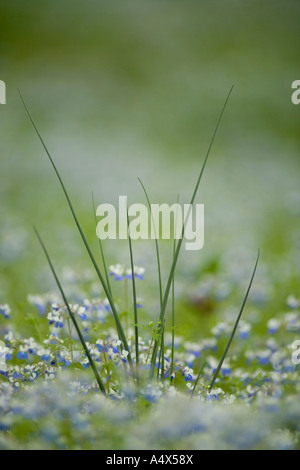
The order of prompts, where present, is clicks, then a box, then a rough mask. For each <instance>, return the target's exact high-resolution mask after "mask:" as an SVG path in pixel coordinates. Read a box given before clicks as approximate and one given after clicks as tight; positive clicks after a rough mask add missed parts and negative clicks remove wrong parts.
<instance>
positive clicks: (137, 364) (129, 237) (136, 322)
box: [127, 210, 139, 376]
mask: <svg viewBox="0 0 300 470" xmlns="http://www.w3.org/2000/svg"><path fill="white" fill-rule="evenodd" d="M127 229H128V242H129V253H130V265H131V278H132V294H133V310H134V332H135V360H136V373H137V376H138V366H139V327H138V313H137V300H136V286H135V273H134V263H133V252H132V241H131V236H130V230H129V215H128V210H127Z"/></svg>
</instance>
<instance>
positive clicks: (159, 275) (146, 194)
mask: <svg viewBox="0 0 300 470" xmlns="http://www.w3.org/2000/svg"><path fill="white" fill-rule="evenodd" d="M138 180H139V182H140V184H141V186H142V188H143V191H144V193H145V196H146V199H147V204H148V207H149V210H150V214H151V221H152V225H153V229H154V236H155V239H154V241H155V249H156V261H157V272H158V287H159V301H160V309H161V308H162V301H163V296H162V280H161V267H160V256H159V247H158V238H157V232H156V227H155V223H154V218H153V214H152V211H151V203H150V199H149V196H148V193H147V191H146V188H145V186H144V184H143V182H142V180H141V179H140V178H138Z"/></svg>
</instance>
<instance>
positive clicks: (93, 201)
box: [92, 192, 112, 296]
mask: <svg viewBox="0 0 300 470" xmlns="http://www.w3.org/2000/svg"><path fill="white" fill-rule="evenodd" d="M92 204H93V213H94V219H95V225H96V226H97V218H96V206H95V199H94V193H93V192H92ZM97 238H98V241H99V249H100V254H101V259H102V264H103V269H104V273H105V279H106V284H107V287H108V289H109V292H110V294H111V296H112V291H111V287H110V282H109V276H108V271H107V266H106V261H105V256H104V251H103V246H102V240H101V238H99V237H97Z"/></svg>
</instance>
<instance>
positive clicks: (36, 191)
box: [0, 0, 300, 325]
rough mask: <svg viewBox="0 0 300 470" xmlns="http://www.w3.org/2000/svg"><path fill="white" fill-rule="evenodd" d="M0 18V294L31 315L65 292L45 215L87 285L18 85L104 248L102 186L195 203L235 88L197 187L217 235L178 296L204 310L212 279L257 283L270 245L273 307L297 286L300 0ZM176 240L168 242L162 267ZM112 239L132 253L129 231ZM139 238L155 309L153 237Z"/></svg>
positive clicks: (267, 290) (113, 7)
mask: <svg viewBox="0 0 300 470" xmlns="http://www.w3.org/2000/svg"><path fill="white" fill-rule="evenodd" d="M0 21H1V27H0V48H1V49H0V79H1V80H4V81H5V83H6V86H7V104H6V105H1V107H0V123H1V124H0V135H1V137H0V195H1V219H0V220H1V224H0V264H1V274H0V303H10V304H11V305H12V307H13V308H14V311H15V315H16V316H19V318H20V323H21V322H22V320H23V314H24V311H25V312H26V311H27V309H28V310H30V306H29V304H27V300H26V299H27V295H28V294H29V293H40V292H43V291H44V290H46V289H49V288H54V284H53V281H52V279H51V276H50V274H49V269H48V266H47V264H46V262H45V259H44V257H43V254H42V253H41V249H40V247H39V245H38V243H37V240H36V238H35V235H34V233H33V230H32V224H34V225H36V226H37V227H38V229H39V230H40V232H41V234H42V236H43V238H44V240H45V243H46V244H47V246H48V248H49V250H50V253H51V254H52V256H53V260H54V261H55V263H56V265H57V266H58V268H59V270H60V272H62V270H63V269H64V268H65V267H66V266H67V267H71V268H72V269H74V270H75V271H76V272H77V273H78V283H79V285H80V282H81V281H82V279H83V278H84V276H85V274H84V273H85V272H86V271H85V270H86V268H87V267H89V260H88V258H87V256H86V254H85V252H84V249H83V247H82V245H81V241H80V238H79V235H78V234H77V232H76V229H75V226H74V223H73V220H72V218H71V216H70V214H69V211H68V208H67V206H66V204H65V200H64V197H63V194H62V191H61V188H60V187H59V185H58V182H57V180H56V178H55V175H54V173H53V170H52V168H51V167H50V164H49V162H48V161H47V158H46V155H45V152H44V150H43V148H42V146H41V144H40V142H39V141H38V139H37V136H36V134H35V132H34V130H33V128H32V126H31V124H30V122H29V119H28V117H27V116H26V113H25V111H24V108H23V105H22V103H21V100H20V97H19V94H18V88H19V89H20V90H21V91H22V94H23V96H24V99H25V100H26V102H27V105H28V107H29V109H30V111H31V113H32V115H33V117H34V119H35V121H36V123H37V125H38V128H39V130H40V132H41V134H42V135H43V137H44V139H45V142H46V144H47V146H48V148H49V150H50V152H51V154H52V156H53V158H54V160H55V162H56V164H57V166H58V168H59V170H60V171H61V174H62V176H63V178H64V180H65V184H66V186H67V188H68V189H69V191H70V194H71V196H72V199H73V202H74V206H75V207H76V209H77V211H78V214H79V216H80V220H81V222H82V224H83V225H84V227H85V229H86V231H87V233H88V236H89V240H90V242H91V244H92V245H93V246H94V247H95V250H97V239H96V236H95V226H94V218H93V211H92V203H91V192H92V191H93V192H94V194H95V199H96V203H97V204H100V203H102V202H111V203H115V202H117V200H118V196H119V195H128V198H129V202H145V200H144V195H143V192H142V190H141V187H140V185H139V183H138V181H137V177H140V178H141V179H142V180H143V182H144V184H145V186H146V187H147V189H148V191H149V195H150V197H151V200H152V202H167V203H172V202H175V201H176V198H177V194H179V195H180V201H182V202H188V201H189V199H190V196H191V193H192V190H193V186H194V184H195V182H196V179H197V174H198V172H199V170H200V168H201V165H202V162H203V159H204V156H205V154H206V151H207V147H208V145H209V142H210V139H211V136H212V133H213V130H214V127H215V124H216V121H217V118H218V115H219V112H220V110H221V108H222V105H223V103H224V100H225V98H226V95H227V93H228V91H229V89H230V87H231V86H232V85H234V86H235V87H234V91H233V94H232V96H231V99H230V102H229V105H228V107H227V109H226V113H225V115H224V119H223V121H222V124H221V128H220V130H219V132H218V135H217V138H216V141H215V144H214V147H213V149H212V152H211V155H210V159H209V162H208V165H207V168H206V172H205V175H204V178H203V181H202V185H201V188H200V192H199V195H198V198H197V202H201V203H204V204H205V246H204V248H203V250H201V251H200V252H190V253H188V252H183V253H182V256H181V258H180V262H179V266H178V282H177V296H178V299H179V302H181V301H182V302H183V303H184V308H185V309H186V310H188V311H189V312H190V313H191V318H194V317H197V315H198V314H202V313H203V312H204V313H205V309H206V307H205V305H206V304H205V302H204V304H203V302H202V300H203V299H202V297H201V295H202V294H201V292H202V291H201V289H202V290H203V289H204V291H205V289H207V291H209V289H210V287H207V285H208V286H211V284H209V282H208V278H209V279H210V277H211V276H212V275H213V276H214V275H216V276H218V277H219V279H221V281H222V282H223V284H221V287H223V290H224V291H226V289H228V283H229V284H230V283H231V285H232V283H233V282H237V280H238V281H245V282H246V281H247V280H248V279H249V276H250V273H251V270H252V266H253V263H254V261H255V257H256V253H257V249H258V247H260V248H261V250H262V256H261V265H260V270H259V272H258V276H257V281H256V284H255V287H254V294H255V293H256V299H258V300H259V299H262V300H264V301H266V304H267V306H265V307H264V308H268V309H269V310H270V311H271V310H272V309H274V308H278V307H280V306H282V308H283V306H284V302H285V299H286V296H287V295H289V294H293V295H295V296H297V295H299V264H300V256H299V248H300V242H299V234H300V225H299V215H300V192H299V170H300V160H299V148H300V133H299V125H300V105H299V106H295V105H293V104H292V102H291V93H292V90H291V84H292V82H293V81H294V80H297V79H300V68H299V64H300V48H299V23H300V4H299V1H297V0H281V1H278V0H275V1H266V0H251V1H249V0H245V1H243V2H241V1H234V0H232V1H229V0H227V1H224V2H219V1H215V0H210V1H185V2H182V1H178V0H173V1H157V0H156V1H151V2H150V1H126V2H124V1H113V2H102V1H97V2H92V1H87V0H85V1H83V0H79V1H77V2H71V1H69V0H65V1H64V2H59V1H57V0H54V1H51V2H49V1H48V2H39V1H35V0H27V1H26V2H19V1H16V0H10V2H4V1H1V3H0ZM171 249H172V246H171V244H170V243H167V242H162V243H161V250H162V259H163V270H164V279H165V276H166V273H167V270H168V267H169V265H170V255H171ZM105 250H106V253H107V256H108V258H109V263H116V262H120V263H124V264H128V263H129V257H128V249H127V244H126V243H125V242H118V241H116V242H115V241H112V242H108V243H106V244H105ZM134 250H135V257H136V263H137V264H139V265H143V266H145V267H146V269H147V272H146V279H145V283H144V284H140V285H139V289H140V290H141V292H140V294H141V295H142V297H145V298H146V299H147V304H148V310H149V311H150V313H151V309H152V302H153V305H154V304H155V302H156V301H154V300H153V301H152V300H151V299H152V297H153V298H154V294H155V295H156V293H157V281H156V270H155V269H156V268H155V259H154V246H153V244H152V243H151V241H149V242H137V243H135V246H134ZM203 286H204V287H203ZM205 286H206V287H205ZM220 291H222V288H220ZM199 292H200V293H199ZM149 294H150V295H149ZM152 294H153V295H152ZM254 294H253V295H254ZM203 295H204V294H203ZM220 295H221V294H220ZM242 295H243V291H242V290H239V296H238V297H237V303H238V302H240V301H241V296H242ZM197 296H198V297H197ZM199 296H200V301H199V302H198V300H197V299H198V298H199ZM195 298H196V300H195ZM193 299H194V300H193ZM201 302H202V303H201ZM199 305H200V307H199ZM203 305H204V307H203ZM24 309H25V310H24ZM202 310H203V311H202ZM184 321H185V323H187V322H188V321H187V317H186V316H185V317H184ZM191 325H193V320H191Z"/></svg>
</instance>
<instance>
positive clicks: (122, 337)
mask: <svg viewBox="0 0 300 470" xmlns="http://www.w3.org/2000/svg"><path fill="white" fill-rule="evenodd" d="M19 94H20V98H21V100H22V103H23V105H24V108H25V110H26V112H27V115H28V117H29V119H30V121H31V123H32V125H33V127H34V129H35V131H36V133H37V135H38V137H39V139H40V142H41V144H42V146H43V147H44V150H45V152H46V154H47V156H48V158H49V160H50V163H51V165H52V167H53V169H54V171H55V173H56V176H57V178H58V180H59V183H60V185H61V187H62V190H63V192H64V195H65V197H66V200H67V203H68V205H69V208H70V211H71V213H72V216H73V218H74V221H75V223H76V226H77V228H78V231H79V233H80V236H81V238H82V241H83V243H84V245H85V247H86V250H87V252H88V255H89V257H90V259H91V261H92V263H93V266H94V268H95V271H96V273H97V275H98V278H99V280H100V282H101V284H102V287H103V289H104V292H105V294H106V297H107V299H108V302H109V304H110V307H111V310H112V313H113V315H114V319H115V323H116V328H117V332H118V335H119V339H120V341H122V343H123V346H124V349H126V351H128V356H127V358H128V363H129V365H130V368H131V370H132V372H133V364H132V358H131V354H130V349H129V346H128V343H127V339H126V335H125V333H124V331H123V327H122V324H121V322H120V319H119V315H118V312H117V309H116V306H115V303H114V300H113V297H112V295H111V293H110V291H109V289H108V287H107V285H106V283H105V280H104V278H103V276H102V273H101V271H100V269H99V267H98V264H97V262H96V260H95V257H94V255H93V253H92V251H91V249H90V246H89V244H88V241H87V239H86V236H85V234H84V232H83V230H82V227H81V225H80V223H79V220H78V218H77V215H76V213H75V210H74V208H73V205H72V203H71V199H70V197H69V195H68V192H67V190H66V187H65V185H64V183H63V180H62V178H61V176H60V173H59V171H58V169H57V167H56V165H55V163H54V161H53V159H52V157H51V155H50V153H49V151H48V149H47V147H46V144H45V142H44V140H43V138H42V136H41V134H40V133H39V131H38V129H37V127H36V124H35V122H34V120H33V118H32V117H31V114H30V112H29V110H28V108H27V106H26V103H25V101H24V99H23V96H22V94H21V92H20V91H19Z"/></svg>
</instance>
